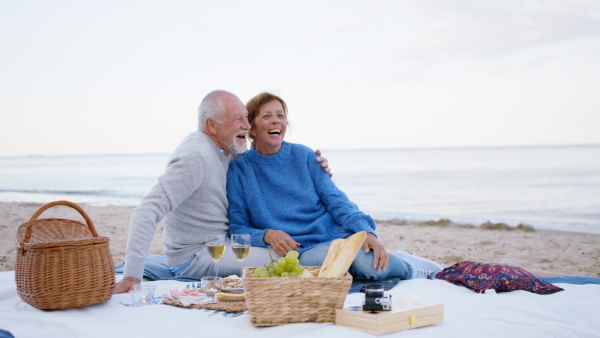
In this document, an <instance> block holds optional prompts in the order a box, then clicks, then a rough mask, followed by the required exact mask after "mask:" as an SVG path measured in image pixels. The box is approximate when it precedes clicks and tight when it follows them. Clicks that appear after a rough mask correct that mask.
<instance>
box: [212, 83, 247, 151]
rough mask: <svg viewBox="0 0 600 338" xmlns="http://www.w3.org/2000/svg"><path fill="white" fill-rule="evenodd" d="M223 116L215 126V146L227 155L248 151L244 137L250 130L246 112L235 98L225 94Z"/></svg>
mask: <svg viewBox="0 0 600 338" xmlns="http://www.w3.org/2000/svg"><path fill="white" fill-rule="evenodd" d="M223 103H224V104H225V114H223V115H222V116H221V118H220V119H219V121H217V123H216V124H215V128H216V129H217V135H216V137H217V142H216V143H217V145H218V146H219V147H220V148H221V149H223V150H225V155H229V153H233V154H243V153H244V152H246V150H248V145H247V142H246V135H247V134H248V131H249V130H250V123H248V111H247V110H246V107H245V106H244V104H243V103H242V101H240V99H238V98H237V97H236V96H233V95H228V94H225V95H224V96H223Z"/></svg>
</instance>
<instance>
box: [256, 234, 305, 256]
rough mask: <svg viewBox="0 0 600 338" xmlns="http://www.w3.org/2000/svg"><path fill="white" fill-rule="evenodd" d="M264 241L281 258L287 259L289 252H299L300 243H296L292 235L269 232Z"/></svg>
mask: <svg viewBox="0 0 600 338" xmlns="http://www.w3.org/2000/svg"><path fill="white" fill-rule="evenodd" d="M263 240H264V241H265V243H267V244H269V245H270V246H271V247H272V248H273V250H275V252H276V253H277V254H278V255H279V256H281V257H285V255H286V254H287V253H288V251H292V250H294V251H298V247H299V246H300V243H298V242H296V241H294V240H293V239H292V237H291V236H290V235H288V234H286V233H285V232H283V231H281V230H267V232H265V238H264V239H263Z"/></svg>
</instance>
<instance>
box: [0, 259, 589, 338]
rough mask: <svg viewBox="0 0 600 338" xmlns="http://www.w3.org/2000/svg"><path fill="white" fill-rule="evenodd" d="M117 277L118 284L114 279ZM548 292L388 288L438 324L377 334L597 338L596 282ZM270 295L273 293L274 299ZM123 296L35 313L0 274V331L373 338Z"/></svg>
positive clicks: (420, 284) (163, 284)
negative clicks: (436, 311) (422, 307)
mask: <svg viewBox="0 0 600 338" xmlns="http://www.w3.org/2000/svg"><path fill="white" fill-rule="evenodd" d="M120 278H121V277H120V276H117V279H120ZM144 283H148V284H151V285H156V294H157V295H162V294H163V293H167V292H168V291H169V290H171V289H182V288H184V287H185V285H186V284H188V283H185V282H177V281H156V282H144ZM557 286H560V287H562V288H564V289H565V291H562V292H558V293H555V294H551V295H538V294H533V293H529V292H526V291H513V292H508V293H499V294H477V293H475V292H473V291H470V290H468V289H466V288H463V287H460V286H456V285H453V284H450V283H448V282H445V281H442V280H425V279H417V280H408V281H402V282H400V283H399V284H398V285H397V286H396V287H394V288H393V289H392V290H390V291H389V293H390V294H391V295H392V298H393V299H399V298H407V299H416V300H423V301H431V302H438V303H443V304H444V321H443V322H441V323H437V324H434V325H430V326H426V327H422V328H417V329H412V330H407V331H402V332H396V333H392V334H389V335H386V336H384V337H579V338H580V337H600V285H572V284H562V283H560V284H557ZM274 296H276V295H274ZM362 299H363V294H362V293H356V294H350V295H348V297H347V299H346V304H345V306H354V305H360V304H361V303H362ZM122 302H123V303H130V296H129V295H128V294H121V295H115V296H113V297H112V299H111V300H110V301H108V302H106V303H104V304H99V305H94V306H88V307H82V308H73V309H64V310H56V311H42V310H38V309H36V308H34V307H32V306H30V305H29V304H27V303H25V302H23V301H22V300H21V299H20V298H19V296H18V294H17V290H16V285H15V278H14V271H8V272H0V329H3V330H6V331H9V332H11V333H12V334H13V335H14V336H15V337H17V338H22V337H44V338H51V337H60V338H66V337H110V338H117V337H178V338H181V337H244V338H253V337H256V338H259V337H261V338H262V337H286V338H287V337H311V338H318V337H327V338H330V337H344V338H353V337H373V336H372V335H369V334H367V333H363V332H361V331H357V330H354V329H350V328H346V327H342V326H337V325H334V324H331V323H325V324H317V323H303V324H288V325H282V326H276V327H262V328H258V327H254V326H252V324H251V323H250V318H249V316H248V315H247V314H243V315H240V316H237V317H227V316H225V315H224V314H223V313H222V312H214V311H208V310H202V309H185V308H178V307H174V306H169V305H165V304H157V305H149V306H142V307H128V306H125V305H122Z"/></svg>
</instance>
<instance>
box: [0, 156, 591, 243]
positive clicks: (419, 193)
mask: <svg viewBox="0 0 600 338" xmlns="http://www.w3.org/2000/svg"><path fill="white" fill-rule="evenodd" d="M323 153H324V156H326V157H327V158H328V160H329V164H330V167H331V168H332V170H333V179H334V181H335V182H336V184H337V185H338V186H339V187H340V188H341V189H342V190H343V191H344V192H346V194H347V195H348V196H349V197H350V199H351V200H352V201H354V202H355V203H356V204H357V205H358V206H359V207H360V209H361V210H363V211H364V212H366V213H369V214H371V215H372V216H373V217H374V218H376V219H407V220H416V221H426V220H438V219H440V218H448V219H450V220H452V221H454V222H461V223H470V224H475V225H478V224H481V223H483V222H486V221H491V222H494V223H498V222H504V223H507V224H508V225H511V226H515V225H517V224H519V223H524V224H529V225H532V226H534V227H536V228H544V229H551V230H568V231H584V232H592V233H600V145H592V146H554V147H551V146H548V147H497V148H444V149H393V150H390V149H385V150H324V151H323ZM168 156H169V155H168V154H146V155H94V156H38V157H0V201H3V202H8V201H23V202H50V201H54V200H58V199H67V200H70V201H73V202H76V203H90V204H95V205H137V204H138V203H139V201H140V200H141V198H142V197H143V196H144V195H145V194H146V193H147V192H148V191H149V190H150V188H151V187H152V186H153V185H154V184H155V183H156V181H157V177H158V176H159V175H160V174H161V173H162V172H163V170H164V166H165V164H166V162H167V159H168Z"/></svg>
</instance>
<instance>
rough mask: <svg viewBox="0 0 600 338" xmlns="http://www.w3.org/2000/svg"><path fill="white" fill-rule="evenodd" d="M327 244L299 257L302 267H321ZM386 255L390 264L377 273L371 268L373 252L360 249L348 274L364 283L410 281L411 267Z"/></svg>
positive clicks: (307, 251) (392, 256)
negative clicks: (391, 280) (385, 280)
mask: <svg viewBox="0 0 600 338" xmlns="http://www.w3.org/2000/svg"><path fill="white" fill-rule="evenodd" d="M329 244H331V242H325V243H321V244H319V245H317V246H315V247H313V248H310V249H308V250H306V251H305V252H304V253H303V254H302V255H301V256H300V264H302V265H303V266H321V265H323V261H325V257H327V251H328V250H329ZM388 255H389V256H390V263H389V265H388V266H387V268H386V269H385V270H382V271H377V269H375V268H374V267H373V259H374V254H373V251H372V250H371V251H369V253H365V251H364V250H363V249H362V247H361V248H360V250H359V251H358V255H356V258H355V259H354V262H352V265H351V266H350V269H349V272H350V274H351V275H352V277H354V279H357V280H365V281H377V280H384V279H389V278H394V277H397V278H400V279H410V277H411V275H412V267H411V266H410V265H408V263H406V261H404V260H403V259H401V258H399V257H397V256H395V255H392V254H389V253H388Z"/></svg>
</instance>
